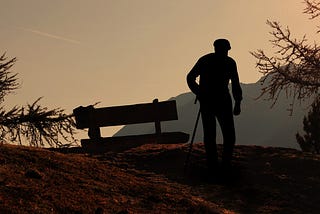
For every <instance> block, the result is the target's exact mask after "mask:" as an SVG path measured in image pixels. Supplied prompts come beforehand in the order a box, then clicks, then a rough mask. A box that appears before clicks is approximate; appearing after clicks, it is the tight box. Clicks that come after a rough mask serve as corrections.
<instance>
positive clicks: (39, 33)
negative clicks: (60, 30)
mask: <svg viewBox="0 0 320 214" xmlns="http://www.w3.org/2000/svg"><path fill="white" fill-rule="evenodd" d="M17 28H18V29H21V30H24V31H28V32H31V33H34V34H38V35H41V36H45V37H48V38H52V39H56V40H61V41H65V42H69V43H73V44H78V45H80V44H81V42H80V41H77V40H74V39H69V38H66V37H63V36H58V35H54V34H50V33H46V32H42V31H39V30H34V29H30V28H24V27H17Z"/></svg>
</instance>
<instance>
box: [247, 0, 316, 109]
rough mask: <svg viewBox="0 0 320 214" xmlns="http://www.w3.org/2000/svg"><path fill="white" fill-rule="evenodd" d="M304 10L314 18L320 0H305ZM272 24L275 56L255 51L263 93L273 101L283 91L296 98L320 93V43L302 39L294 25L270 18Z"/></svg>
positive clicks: (272, 42)
mask: <svg viewBox="0 0 320 214" xmlns="http://www.w3.org/2000/svg"><path fill="white" fill-rule="evenodd" d="M304 3H305V4H306V8H305V10H304V13H306V14H308V15H310V19H315V18H318V17H319V16H320V1H316V0H313V1H311V0H304ZM267 24H268V25H269V26H270V27H271V28H272V31H271V32H270V33H271V35H272V37H273V39H272V40H270V42H271V44H272V45H273V46H274V47H275V48H276V51H275V54H274V55H273V56H267V55H266V54H265V52H264V51H263V50H257V51H255V52H251V54H252V55H253V56H254V57H255V58H256V59H257V60H258V61H257V63H256V66H257V67H258V70H259V72H260V73H262V74H263V78H262V80H261V83H262V85H264V87H263V89H262V93H261V96H263V95H265V94H267V95H268V96H269V99H270V100H273V101H274V102H273V104H274V103H276V101H277V99H278V97H279V95H280V93H281V92H282V91H285V92H286V93H287V95H289V96H291V97H292V98H293V102H294V100H296V99H297V100H301V99H304V98H308V97H317V96H318V89H319V87H320V72H319V68H320V46H319V45H318V44H317V43H315V42H314V43H313V44H309V43H308V40H307V38H306V35H305V36H303V38H301V39H296V38H292V36H291V31H290V29H289V28H288V27H287V28H283V27H281V25H280V23H278V22H275V21H269V20H268V21H267ZM319 32H320V30H318V31H317V33H319Z"/></svg>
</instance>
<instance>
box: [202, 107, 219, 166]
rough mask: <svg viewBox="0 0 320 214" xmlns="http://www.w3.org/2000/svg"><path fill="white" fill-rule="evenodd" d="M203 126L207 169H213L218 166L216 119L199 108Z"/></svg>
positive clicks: (205, 110) (210, 113)
mask: <svg viewBox="0 0 320 214" xmlns="http://www.w3.org/2000/svg"><path fill="white" fill-rule="evenodd" d="M201 118H202V125H203V142H204V146H205V149H206V156H207V165H208V168H209V169H215V168H216V167H217V164H218V153H217V145H216V119H215V116H214V114H213V113H212V112H210V111H209V110H207V109H205V108H201Z"/></svg>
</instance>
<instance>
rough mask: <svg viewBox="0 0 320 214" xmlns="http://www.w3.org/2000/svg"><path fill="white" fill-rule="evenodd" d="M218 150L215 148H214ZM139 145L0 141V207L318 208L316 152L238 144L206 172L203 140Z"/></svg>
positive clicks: (140, 209)
mask: <svg viewBox="0 0 320 214" xmlns="http://www.w3.org/2000/svg"><path fill="white" fill-rule="evenodd" d="M219 149H220V150H221V147H219ZM187 153H188V145H181V144H180V145H179V144H174V145H157V144H150V145H142V146H139V147H137V148H131V149H127V150H124V151H121V152H112V151H110V152H107V153H104V154H87V153H85V152H84V151H82V149H81V148H73V149H64V150H59V151H58V150H56V151H49V150H47V149H39V148H30V147H23V146H12V145H5V144H3V145H1V146H0V184H1V185H0V213H246V214H247V213H318V212H319V210H320V193H319V189H320V170H319V168H320V161H319V160H320V158H319V156H314V155H311V154H303V153H301V152H300V151H297V150H293V149H285V148H270V147H269V148H263V147H257V146H237V147H236V149H235V154H234V156H235V159H234V166H233V168H232V169H231V170H229V171H228V172H225V171H223V170H221V169H217V170H216V171H215V172H212V173H211V174H208V170H207V168H206V165H205V159H204V157H205V155H204V147H203V144H202V143H198V144H195V146H194V148H193V152H192V155H191V158H190V162H189V165H188V167H187V171H185V170H184V163H185V159H186V156H187Z"/></svg>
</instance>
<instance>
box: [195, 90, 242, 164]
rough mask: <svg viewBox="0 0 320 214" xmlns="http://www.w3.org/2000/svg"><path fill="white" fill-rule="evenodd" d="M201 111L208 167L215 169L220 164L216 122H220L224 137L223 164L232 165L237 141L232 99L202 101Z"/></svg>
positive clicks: (228, 97) (227, 97)
mask: <svg viewBox="0 0 320 214" xmlns="http://www.w3.org/2000/svg"><path fill="white" fill-rule="evenodd" d="M200 110H201V118H202V125H203V135H204V136H203V141H204V145H205V150H206V158H207V164H208V167H209V168H213V167H215V166H216V165H217V164H218V152H217V144H216V126H217V125H216V121H218V122H219V125H220V128H221V132H222V136H223V153H222V163H225V164H230V163H231V160H232V153H233V149H234V145H235V141H236V135H235V127H234V120H233V109H232V100H231V97H230V96H226V97H223V98H222V99H217V100H214V101H213V102H212V101H211V102H201V100H200Z"/></svg>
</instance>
